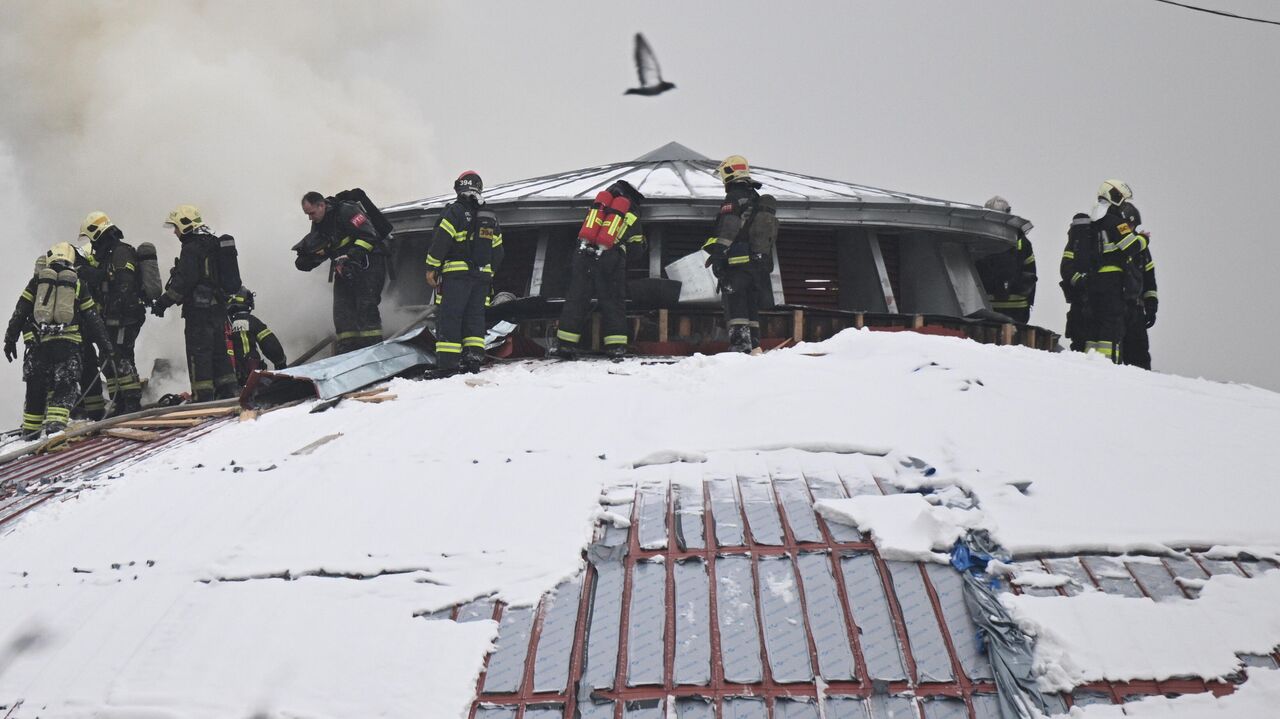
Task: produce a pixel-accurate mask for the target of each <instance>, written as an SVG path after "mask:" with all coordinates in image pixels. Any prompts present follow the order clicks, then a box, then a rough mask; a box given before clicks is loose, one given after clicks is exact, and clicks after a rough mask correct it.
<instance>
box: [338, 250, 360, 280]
mask: <svg viewBox="0 0 1280 719" xmlns="http://www.w3.org/2000/svg"><path fill="white" fill-rule="evenodd" d="M333 271H334V272H335V273H337V275H338V276H339V277H341V278H342V279H344V280H351V279H354V278H355V276H356V263H355V261H354V260H352V259H351V258H350V257H349V256H347V255H343V256H341V257H339V258H338V259H336V260H334V261H333Z"/></svg>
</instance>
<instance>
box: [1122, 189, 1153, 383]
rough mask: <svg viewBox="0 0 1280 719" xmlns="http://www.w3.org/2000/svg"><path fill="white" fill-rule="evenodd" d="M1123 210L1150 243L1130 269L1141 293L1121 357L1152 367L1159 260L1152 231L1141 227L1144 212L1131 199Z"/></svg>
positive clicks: (1132, 308)
mask: <svg viewBox="0 0 1280 719" xmlns="http://www.w3.org/2000/svg"><path fill="white" fill-rule="evenodd" d="M1121 212H1122V213H1124V214H1125V216H1126V217H1128V218H1129V221H1130V222H1131V223H1132V224H1133V226H1134V227H1135V228H1136V230H1137V232H1138V233H1139V234H1141V235H1142V236H1143V237H1144V238H1146V240H1147V246H1146V248H1144V249H1143V250H1142V252H1141V253H1139V254H1138V257H1137V261H1136V262H1134V263H1133V264H1132V265H1131V266H1130V267H1129V268H1128V269H1129V271H1130V272H1131V273H1132V275H1133V278H1136V279H1138V280H1139V282H1140V283H1141V294H1140V295H1139V296H1138V298H1137V299H1136V300H1135V301H1131V302H1129V303H1128V307H1129V314H1128V319H1127V326H1126V327H1125V332H1124V345H1123V347H1122V349H1121V352H1120V356H1121V359H1122V361H1123V362H1124V363H1125V364H1127V365H1132V366H1134V367H1141V368H1142V369H1151V339H1150V337H1149V336H1148V335H1147V330H1149V329H1150V328H1151V327H1153V326H1155V323H1156V310H1158V309H1159V307H1160V300H1159V295H1158V293H1157V291H1156V263H1155V261H1154V260H1153V259H1152V258H1151V233H1150V232H1147V231H1146V230H1145V229H1144V228H1143V227H1142V213H1140V212H1138V208H1137V207H1135V206H1134V204H1133V203H1132V202H1128V201H1127V202H1125V203H1124V205H1122V206H1121ZM1131 281H1132V280H1131Z"/></svg>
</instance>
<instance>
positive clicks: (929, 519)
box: [814, 494, 981, 562]
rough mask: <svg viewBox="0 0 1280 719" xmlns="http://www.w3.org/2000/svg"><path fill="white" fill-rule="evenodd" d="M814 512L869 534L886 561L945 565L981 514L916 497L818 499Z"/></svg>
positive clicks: (869, 496) (911, 495)
mask: <svg viewBox="0 0 1280 719" xmlns="http://www.w3.org/2000/svg"><path fill="white" fill-rule="evenodd" d="M814 509H816V510H817V511H818V514H821V515H822V516H823V517H825V518H827V519H828V520H830V521H833V522H840V523H843V524H849V525H852V526H854V527H857V528H858V529H859V530H861V531H863V532H871V538H872V539H873V540H874V541H875V543H876V547H877V548H879V550H880V554H881V555H883V556H884V558H885V559H909V560H914V559H919V560H923V561H937V562H946V561H947V555H946V552H947V551H948V550H950V549H951V547H952V545H954V544H955V541H956V540H957V539H959V538H960V537H961V536H962V535H963V534H964V527H966V526H977V524H978V521H979V520H980V516H981V513H979V512H966V511H962V510H955V509H950V508H948V507H935V506H933V505H932V504H929V502H928V501H927V500H926V499H925V498H924V497H923V496H921V495H919V494H893V495H889V496H883V497H878V496H875V495H866V496H861V497H850V498H848V499H820V500H818V501H817V502H816V503H814Z"/></svg>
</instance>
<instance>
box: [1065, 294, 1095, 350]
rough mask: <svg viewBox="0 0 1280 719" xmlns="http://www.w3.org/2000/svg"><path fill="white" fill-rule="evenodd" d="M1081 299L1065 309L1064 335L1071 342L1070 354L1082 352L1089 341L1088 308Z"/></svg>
mask: <svg viewBox="0 0 1280 719" xmlns="http://www.w3.org/2000/svg"><path fill="white" fill-rule="evenodd" d="M1085 302H1086V300H1085V299H1083V298H1081V299H1079V300H1076V301H1075V302H1072V303H1071V304H1070V305H1069V306H1068V307H1067V327H1066V329H1065V330H1064V334H1065V335H1066V336H1067V337H1068V338H1069V339H1070V340H1071V351H1072V352H1084V346H1085V343H1086V342H1088V340H1089V337H1088V335H1089V308H1088V307H1087V306H1086V305H1085Z"/></svg>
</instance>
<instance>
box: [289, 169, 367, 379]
mask: <svg viewBox="0 0 1280 719" xmlns="http://www.w3.org/2000/svg"><path fill="white" fill-rule="evenodd" d="M302 211H303V213H305V214H306V216H307V217H308V218H310V220H311V232H310V234H308V235H307V236H306V237H305V238H304V239H303V240H302V242H299V243H298V244H297V245H296V246H295V247H294V250H295V251H296V252H297V253H298V254H297V259H296V260H295V261H294V265H295V266H296V267H297V268H298V269H299V270H302V271H303V272H310V271H311V270H313V269H315V268H316V267H319V266H320V265H321V264H323V263H324V261H325V260H329V279H330V281H332V282H333V329H334V332H335V333H336V335H337V346H336V347H335V350H336V353H337V354H341V353H343V352H350V351H351V350H354V349H360V348H361V347H368V346H370V345H376V344H378V343H379V342H381V341H382V315H381V313H380V312H379V310H378V305H379V304H380V303H381V302H382V286H383V285H384V284H386V280H387V254H386V253H387V250H386V247H385V243H384V242H383V237H382V235H380V234H379V233H378V230H377V228H375V227H374V223H373V221H372V219H371V218H370V217H369V213H368V211H366V210H365V208H363V207H361V206H360V203H358V202H353V201H346V200H339V199H337V198H333V197H325V196H324V195H321V194H320V193H319V192H315V191H312V192H308V193H307V194H305V195H303V196H302Z"/></svg>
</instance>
